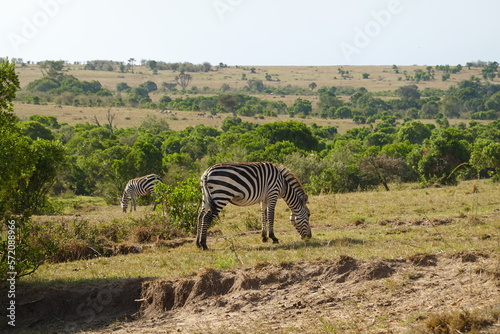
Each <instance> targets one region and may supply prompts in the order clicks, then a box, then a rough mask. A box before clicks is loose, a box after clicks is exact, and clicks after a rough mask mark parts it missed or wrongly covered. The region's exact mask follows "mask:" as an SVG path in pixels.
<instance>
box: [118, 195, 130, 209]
mask: <svg viewBox="0 0 500 334" xmlns="http://www.w3.org/2000/svg"><path fill="white" fill-rule="evenodd" d="M118 200H119V201H120V204H121V206H122V210H123V212H127V207H128V198H127V197H118Z"/></svg>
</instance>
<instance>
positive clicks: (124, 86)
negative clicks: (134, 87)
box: [116, 82, 130, 92]
mask: <svg viewBox="0 0 500 334" xmlns="http://www.w3.org/2000/svg"><path fill="white" fill-rule="evenodd" d="M127 89H130V86H129V85H128V84H127V83H126V82H119V83H117V84H116V90H117V91H119V92H123V91H124V90H127Z"/></svg>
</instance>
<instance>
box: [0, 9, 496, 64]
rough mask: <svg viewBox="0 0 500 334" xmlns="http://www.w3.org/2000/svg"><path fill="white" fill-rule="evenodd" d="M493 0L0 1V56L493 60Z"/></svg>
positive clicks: (260, 61) (332, 61)
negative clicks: (0, 2) (0, 3)
mask: <svg viewBox="0 0 500 334" xmlns="http://www.w3.org/2000/svg"><path fill="white" fill-rule="evenodd" d="M499 13H500V1H497V0H475V1H470V0H329V1H328V0H307V1H297V0H141V1H137V0H21V1H14V0H10V1H8V0H2V6H1V11H0V57H9V58H10V59H12V58H22V59H23V60H24V61H35V62H36V61H43V60H66V61H68V62H70V63H73V62H77V61H78V62H85V61H88V60H98V59H99V60H114V61H123V62H125V63H126V62H127V61H128V59H130V58H134V59H135V60H136V61H137V63H139V62H140V60H142V59H146V60H157V61H165V62H192V63H195V64H200V63H203V62H209V63H211V64H212V65H217V64H219V63H221V62H222V63H224V64H227V65H230V66H231V65H260V66H265V65H287V66H288V65H297V66H300V65H301V66H328V65H392V64H396V65H446V64H449V65H457V64H462V65H465V63H466V62H468V61H476V60H483V61H499V62H500V38H499V32H500V19H499Z"/></svg>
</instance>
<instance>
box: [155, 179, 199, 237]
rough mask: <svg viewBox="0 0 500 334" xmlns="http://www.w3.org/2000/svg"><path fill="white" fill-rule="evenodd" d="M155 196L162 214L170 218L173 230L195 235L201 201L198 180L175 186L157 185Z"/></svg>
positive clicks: (186, 181) (189, 180) (190, 180)
mask: <svg viewBox="0 0 500 334" xmlns="http://www.w3.org/2000/svg"><path fill="white" fill-rule="evenodd" d="M155 196H156V200H157V201H158V202H159V203H160V204H161V209H162V210H163V214H167V215H169V216H170V220H171V224H172V227H173V228H178V229H180V230H183V231H185V232H187V233H192V234H194V233H196V227H197V225H198V212H199V210H200V203H201V199H202V196H201V191H200V185H199V180H198V178H194V177H192V178H189V179H187V180H185V181H183V182H181V183H179V184H178V185H177V186H171V185H167V184H164V183H159V184H158V185H157V186H156V187H155Z"/></svg>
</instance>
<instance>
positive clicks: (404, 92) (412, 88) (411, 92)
mask: <svg viewBox="0 0 500 334" xmlns="http://www.w3.org/2000/svg"><path fill="white" fill-rule="evenodd" d="M396 94H397V95H398V96H401V97H402V98H406V99H413V100H418V99H419V98H420V92H419V91H418V87H417V85H407V86H401V87H399V88H398V89H396Z"/></svg>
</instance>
